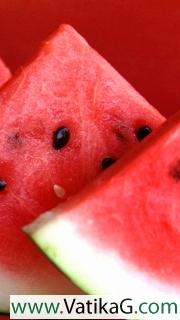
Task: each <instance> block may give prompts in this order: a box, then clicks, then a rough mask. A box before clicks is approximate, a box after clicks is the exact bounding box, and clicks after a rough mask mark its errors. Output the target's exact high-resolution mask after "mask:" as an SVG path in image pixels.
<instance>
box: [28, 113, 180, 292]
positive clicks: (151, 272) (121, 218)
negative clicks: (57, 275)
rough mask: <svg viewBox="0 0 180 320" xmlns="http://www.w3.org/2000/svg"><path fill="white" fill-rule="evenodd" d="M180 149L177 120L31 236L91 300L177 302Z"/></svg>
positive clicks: (179, 283)
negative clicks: (117, 297) (168, 297)
mask: <svg viewBox="0 0 180 320" xmlns="http://www.w3.org/2000/svg"><path fill="white" fill-rule="evenodd" d="M179 143H180V113H178V114H177V115H176V116H175V117H173V118H172V119H171V120H169V121H168V122H166V123H165V124H164V125H163V126H162V127H161V128H160V129H159V131H158V132H157V133H156V134H155V135H154V136H152V137H149V138H147V140H146V141H144V143H142V145H141V146H139V147H137V148H136V149H135V151H133V152H129V154H127V156H125V157H124V158H123V159H122V160H119V163H117V164H115V165H114V166H113V167H112V169H111V168H110V169H109V170H107V172H106V173H105V174H104V175H102V176H101V177H100V178H99V179H97V180H96V181H95V182H93V183H92V184H91V185H89V186H88V187H87V188H86V190H84V191H83V192H81V193H80V194H79V195H77V196H76V197H74V198H73V199H72V200H71V201H69V202H66V203H65V204H64V205H61V206H59V207H57V208H56V209H53V210H51V211H50V212H48V213H47V214H45V215H44V216H43V215H42V216H41V217H40V218H39V219H37V222H36V221H35V222H34V223H33V224H32V225H30V226H29V227H27V228H26V229H25V230H26V232H28V233H29V234H30V236H31V237H32V239H33V240H34V241H35V243H36V244H38V246H39V247H40V248H41V249H42V250H43V252H44V253H45V254H46V255H47V256H48V257H49V258H50V259H51V260H52V261H53V262H54V263H55V264H56V265H57V266H58V267H59V268H60V269H61V270H63V271H64V272H65V273H66V275H68V276H69V277H70V278H71V279H72V280H73V281H74V282H75V283H76V284H77V285H79V286H80V287H81V288H82V289H83V290H84V291H86V292H88V293H90V294H96V293H97V294H99V293H101V294H104V293H110V294H119V293H121V294H123V295H124V296H126V295H130V296H133V295H134V296H136V293H137V292H138V293H139V294H140V296H141V295H142V294H144V293H147V294H149V295H151V296H153V295H154V296H157V297H160V296H161V297H162V296H163V295H164V294H165V293H168V294H170V293H171V294H175V295H176V294H177V296H179V294H180V247H179V243H180V232H179V230H180V229H179V226H180V219H179V212H180V197H179V195H180V149H179ZM112 270H113V272H112ZM122 288H123V292H122Z"/></svg>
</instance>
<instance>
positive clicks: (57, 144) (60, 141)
mask: <svg viewBox="0 0 180 320" xmlns="http://www.w3.org/2000/svg"><path fill="white" fill-rule="evenodd" d="M69 138H70V131H69V129H68V128H65V127H60V128H58V129H57V130H56V131H55V132H54V133H53V147H54V149H56V150H59V149H61V148H63V147H64V146H65V145H66V144H67V143H68V141H69Z"/></svg>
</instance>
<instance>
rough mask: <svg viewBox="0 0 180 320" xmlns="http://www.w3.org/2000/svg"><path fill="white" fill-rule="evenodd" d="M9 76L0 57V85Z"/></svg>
mask: <svg viewBox="0 0 180 320" xmlns="http://www.w3.org/2000/svg"><path fill="white" fill-rule="evenodd" d="M10 77H11V72H10V70H9V69H8V68H7V67H6V65H5V64H4V62H3V61H2V60H1V58H0V86H2V85H3V84H4V83H5V82H6V81H8V80H9V79H10Z"/></svg>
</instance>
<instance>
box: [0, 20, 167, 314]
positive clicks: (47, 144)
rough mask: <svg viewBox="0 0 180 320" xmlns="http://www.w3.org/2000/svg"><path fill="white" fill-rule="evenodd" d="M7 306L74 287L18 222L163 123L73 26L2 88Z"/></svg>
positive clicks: (2, 251) (1, 260) (0, 274)
mask: <svg viewBox="0 0 180 320" xmlns="http://www.w3.org/2000/svg"><path fill="white" fill-rule="evenodd" d="M0 105H1V113H0V120H1V128H0V139H1V144H0V154H1V156H0V203H1V205H0V221H1V223H0V226H1V227H0V243H1V246H0V308H1V309H3V310H5V309H8V303H9V294H13V293H15V294H20V293H26V294H35V293H45V294H51V293H54V294H56V293H61V294H64V293H73V292H74V293H75V292H79V291H78V289H75V288H74V287H73V285H72V284H68V281H67V279H65V278H64V276H62V275H61V274H60V273H58V272H57V270H56V269H55V268H54V267H53V266H52V265H51V264H50V263H49V262H48V261H46V260H47V259H46V258H45V257H44V256H43V255H41V253H40V252H39V251H38V250H37V248H36V247H35V245H33V244H32V242H31V241H30V239H28V238H27V237H26V236H25V235H24V234H23V232H21V227H22V226H23V225H25V224H27V223H29V222H30V221H32V219H33V218H35V217H36V216H38V214H40V213H41V212H43V211H44V210H49V209H51V208H52V207H53V206H55V205H57V204H58V203H59V202H60V201H64V200H65V199H67V198H68V197H69V196H71V195H73V194H74V193H76V192H77V191H78V190H80V189H81V188H82V187H83V186H84V185H85V184H87V183H88V182H90V181H91V180H93V179H94V178H95V177H96V176H97V175H98V174H99V173H100V172H101V171H102V170H103V169H104V159H107V158H108V159H113V160H111V161H110V162H107V161H105V162H106V167H107V166H109V165H110V164H112V161H115V160H117V159H118V158H120V157H121V156H122V155H123V154H124V153H125V152H126V151H127V150H129V149H130V148H132V147H133V146H134V145H136V144H138V143H139V140H140V139H139V135H138V132H139V130H140V131H143V132H144V133H143V136H144V137H145V136H146V135H147V130H145V131H144V129H143V128H144V127H146V128H147V127H148V128H149V130H150V131H149V133H150V132H151V131H154V130H156V129H157V127H159V125H160V124H162V122H164V117H162V116H161V115H160V114H159V112H158V111H156V110H155V109H154V108H152V107H151V106H150V105H149V104H148V103H147V102H146V101H145V100H144V99H143V98H142V97H141V96H140V95H139V94H138V93H137V92H136V91H135V90H134V89H133V88H132V87H131V86H130V85H129V84H128V83H127V82H126V81H125V80H124V79H123V78H122V77H121V76H120V75H119V74H118V73H117V72H116V71H115V70H114V69H113V68H112V67H111V66H110V65H109V64H108V63H107V62H106V61H105V60H104V59H103V58H102V57H101V56H100V55H98V54H97V53H96V52H95V51H94V50H93V49H92V48H90V46H89V45H88V44H87V42H86V41H85V40H84V39H83V38H82V37H81V36H80V35H79V34H78V33H77V32H76V31H75V30H74V29H73V28H71V27H70V26H61V28H60V29H58V31H57V32H56V33H55V34H54V35H53V36H52V37H50V38H49V39H48V40H47V41H45V42H44V44H43V46H42V48H41V50H40V52H39V53H38V54H37V55H36V57H35V58H34V59H33V60H32V61H31V62H30V63H29V64H28V65H27V66H26V67H24V68H22V69H21V71H20V72H19V73H18V74H17V75H16V76H14V77H13V79H12V80H11V81H10V82H9V83H8V85H7V86H5V87H4V90H2V91H1V94H0ZM141 136H142V134H141Z"/></svg>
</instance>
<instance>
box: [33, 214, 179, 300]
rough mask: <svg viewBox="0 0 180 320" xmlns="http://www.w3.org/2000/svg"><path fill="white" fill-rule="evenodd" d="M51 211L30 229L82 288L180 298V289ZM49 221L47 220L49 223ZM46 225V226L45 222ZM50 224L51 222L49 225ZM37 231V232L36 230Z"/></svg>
mask: <svg viewBox="0 0 180 320" xmlns="http://www.w3.org/2000/svg"><path fill="white" fill-rule="evenodd" d="M52 217H54V218H52V219H51V213H50V212H48V213H47V214H46V215H44V216H43V217H42V218H40V219H38V222H37V224H36V223H34V224H33V225H31V226H30V228H29V233H30V236H31V237H32V239H33V240H34V241H35V242H36V243H37V244H38V246H39V247H40V248H41V249H42V250H43V252H44V253H45V254H46V255H47V256H48V257H49V258H50V259H51V260H52V261H53V262H54V263H55V264H56V265H57V266H58V267H59V268H60V269H61V270H63V271H64V272H65V273H66V274H67V275H68V277H70V278H71V280H72V281H74V282H75V283H76V284H77V285H78V286H79V287H80V288H81V289H83V290H84V291H85V292H87V293H90V294H123V296H131V297H133V296H135V297H136V296H137V292H138V294H139V295H141V294H142V295H143V297H144V296H146V297H150V296H151V297H152V296H155V297H158V298H162V299H163V298H166V299H167V295H169V294H173V296H176V295H177V297H178V296H179V293H178V292H177V289H176V288H175V287H173V286H170V285H167V284H164V283H162V282H160V281H158V280H157V279H155V278H154V277H153V276H151V275H149V274H148V275H146V274H145V273H144V272H141V271H140V270H137V269H136V268H135V267H133V266H132V265H130V264H128V263H127V262H124V260H123V258H121V257H120V256H119V255H118V254H117V253H116V252H115V251H114V252H113V251H110V250H107V251H105V250H104V249H103V250H102V248H101V246H99V247H98V246H95V245H94V242H93V241H91V240H90V239H89V240H88V239H85V238H84V236H82V235H81V233H80V232H79V230H78V225H76V223H75V221H72V220H71V219H70V218H69V213H68V214H66V215H63V214H62V215H53V213H52ZM46 218H47V219H46ZM46 220H47V221H46ZM41 222H44V223H41ZM46 222H47V223H46ZM33 230H34V231H33Z"/></svg>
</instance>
